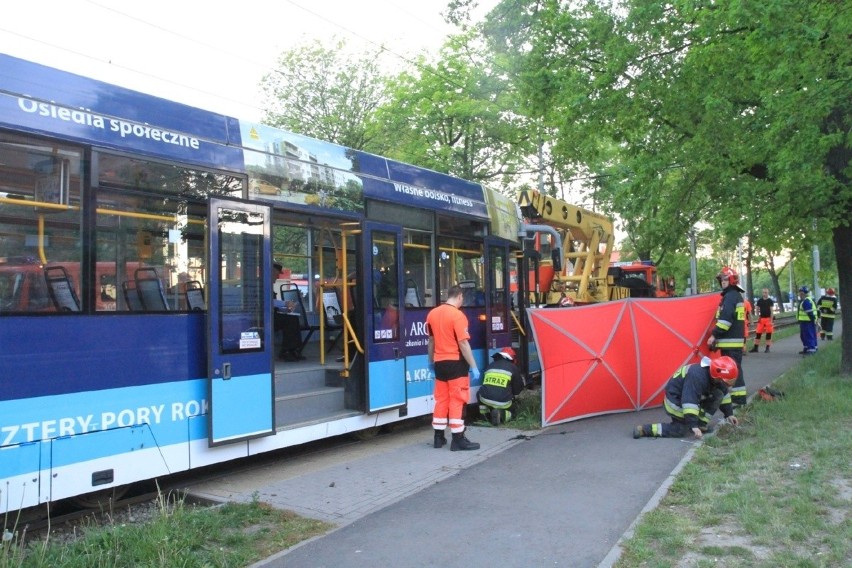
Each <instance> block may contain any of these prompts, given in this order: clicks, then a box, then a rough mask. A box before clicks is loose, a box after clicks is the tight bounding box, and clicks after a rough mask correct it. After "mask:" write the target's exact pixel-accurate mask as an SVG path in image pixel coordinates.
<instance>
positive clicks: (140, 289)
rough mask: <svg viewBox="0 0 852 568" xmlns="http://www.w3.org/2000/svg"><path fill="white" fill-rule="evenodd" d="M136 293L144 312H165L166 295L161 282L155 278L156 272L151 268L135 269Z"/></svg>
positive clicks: (166, 305) (166, 308)
mask: <svg viewBox="0 0 852 568" xmlns="http://www.w3.org/2000/svg"><path fill="white" fill-rule="evenodd" d="M135 276H136V292H137V293H138V294H139V301H140V302H141V303H142V309H143V310H144V311H146V312H167V311H169V305H168V303H167V302H166V293H165V291H164V290H163V282H162V280H160V277H159V276H157V270H156V269H155V268H153V267H151V266H148V267H144V268H137V269H136V273H135Z"/></svg>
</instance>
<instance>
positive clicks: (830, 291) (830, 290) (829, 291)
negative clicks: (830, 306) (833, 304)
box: [826, 288, 834, 296]
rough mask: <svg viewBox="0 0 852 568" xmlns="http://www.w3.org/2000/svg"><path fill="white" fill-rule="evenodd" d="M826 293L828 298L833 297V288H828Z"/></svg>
mask: <svg viewBox="0 0 852 568" xmlns="http://www.w3.org/2000/svg"><path fill="white" fill-rule="evenodd" d="M826 292H828V295H829V296H834V288H829V289H828V290H826Z"/></svg>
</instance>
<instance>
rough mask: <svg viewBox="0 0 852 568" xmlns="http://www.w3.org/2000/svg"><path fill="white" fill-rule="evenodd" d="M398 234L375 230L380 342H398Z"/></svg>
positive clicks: (375, 291)
mask: <svg viewBox="0 0 852 568" xmlns="http://www.w3.org/2000/svg"><path fill="white" fill-rule="evenodd" d="M395 246H396V236H395V235H393V234H392V233H385V232H383V231H375V232H374V233H373V240H372V243H371V247H370V248H371V250H372V251H373V254H372V255H371V256H370V263H371V267H370V268H371V274H372V286H373V298H374V299H375V303H376V305H375V306H373V340H374V341H375V342H376V343H381V342H386V341H398V340H399V337H400V334H399V305H398V297H399V295H398V294H399V283H398V282H397V278H396V275H397V274H398V273H397V262H398V259H397V257H396V251H395Z"/></svg>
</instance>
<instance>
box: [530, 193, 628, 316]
mask: <svg viewBox="0 0 852 568" xmlns="http://www.w3.org/2000/svg"><path fill="white" fill-rule="evenodd" d="M518 205H519V206H520V208H521V211H522V213H523V215H524V216H525V217H526V218H528V219H530V220H531V221H532V222H535V223H539V224H543V225H548V226H551V227H553V228H554V229H556V230H557V231H558V232H559V234H560V236H561V238H562V246H563V250H564V253H563V259H564V260H563V262H562V269H561V270H554V271H553V272H552V278H550V279H549V282H542V289H543V290H545V292H544V294H545V302H546V303H547V304H549V305H560V304H565V303H566V299H567V301H568V303H572V302H576V303H582V304H589V303H595V302H605V301H608V300H614V299H620V298H624V297H627V295H628V291H627V290H624V289H622V288H620V287H616V286H613V285H612V283H611V282H610V279H609V278H608V276H607V271H608V269H609V263H610V256H611V255H612V249H613V245H614V243H615V234H614V232H613V222H612V219H610V218H609V217H607V216H605V215H601V214H600V213H595V212H594V211H590V210H588V209H584V208H582V207H578V206H576V205H573V204H571V203H568V202H566V201H563V200H561V199H557V198H555V197H551V196H548V195H544V194H542V193H540V192H539V191H536V190H524V191H522V192H521V194H520V196H519V198H518ZM547 263H548V261H547V260H543V261H542V264H543V265H546V264H547Z"/></svg>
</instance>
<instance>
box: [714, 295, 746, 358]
mask: <svg viewBox="0 0 852 568" xmlns="http://www.w3.org/2000/svg"><path fill="white" fill-rule="evenodd" d="M713 337H715V338H716V347H718V348H719V349H737V348H740V349H742V346H743V345H744V344H745V339H744V337H745V306H744V305H743V296H742V294H741V293H740V291H739V289H738V288H737V287H736V286H728V287H727V288H725V289H724V290H722V301H721V302H719V309H717V310H716V326H715V327H714V328H713Z"/></svg>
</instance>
